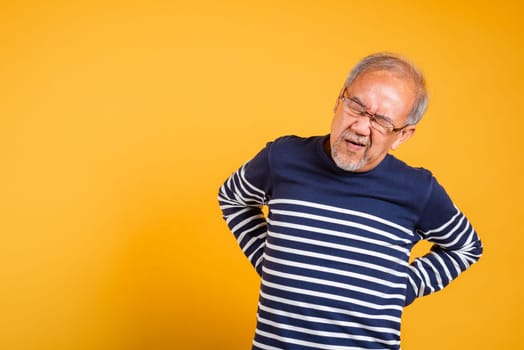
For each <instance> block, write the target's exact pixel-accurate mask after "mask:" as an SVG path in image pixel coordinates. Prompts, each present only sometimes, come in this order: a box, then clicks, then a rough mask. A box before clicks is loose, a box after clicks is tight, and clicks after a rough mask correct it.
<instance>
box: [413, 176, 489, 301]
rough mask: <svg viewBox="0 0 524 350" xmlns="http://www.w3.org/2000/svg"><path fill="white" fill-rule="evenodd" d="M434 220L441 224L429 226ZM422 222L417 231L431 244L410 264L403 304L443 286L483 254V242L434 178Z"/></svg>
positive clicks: (433, 223)
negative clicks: (424, 252)
mask: <svg viewBox="0 0 524 350" xmlns="http://www.w3.org/2000/svg"><path fill="white" fill-rule="evenodd" d="M444 218H446V219H444ZM437 222H440V223H441V224H440V225H438V226H433V227H431V226H429V225H435V223H437ZM422 223H423V224H422V225H423V226H422V227H421V228H420V229H419V230H418V233H419V234H420V235H421V236H422V237H423V238H424V239H427V240H428V241H429V242H432V243H434V244H433V246H432V248H431V251H430V252H429V253H428V254H426V255H425V256H423V257H420V258H417V259H415V260H414V261H413V262H412V263H411V264H410V266H409V269H408V275H409V283H408V288H407V298H406V305H409V304H410V303H412V302H413V301H414V299H415V298H417V297H421V296H424V295H427V294H431V293H433V292H436V291H439V290H441V289H443V288H444V287H445V286H446V285H448V284H449V283H450V282H451V281H453V280H454V279H455V278H457V277H458V276H459V275H460V274H461V273H462V272H463V271H465V270H466V269H468V268H469V267H470V266H471V265H472V264H474V263H475V262H477V261H478V260H479V258H480V256H481V255H482V249H483V248H482V243H481V241H480V238H479V236H478V235H477V233H476V231H475V229H474V228H473V227H472V226H471V224H470V222H469V221H468V219H467V218H466V216H465V215H464V214H463V213H462V212H461V211H460V210H459V209H458V208H457V207H456V206H455V205H454V204H453V203H452V202H451V200H450V199H449V198H448V196H447V194H446V193H445V191H444V189H443V188H442V187H441V186H440V185H439V184H438V183H437V182H436V180H435V181H434V184H433V186H432V193H431V195H430V199H429V203H428V204H427V206H426V209H425V212H424V215H423V218H422Z"/></svg>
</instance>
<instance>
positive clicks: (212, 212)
mask: <svg viewBox="0 0 524 350" xmlns="http://www.w3.org/2000/svg"><path fill="white" fill-rule="evenodd" d="M523 14H524V12H523V5H522V4H521V2H520V1H503V0H502V1H497V2H487V1H469V0H468V1H460V2H456V1H439V2H435V1H419V0H417V1H414V0H413V1H409V0H406V1H373V2H366V1H349V0H346V1H333V0H327V1H326V0H323V1H209V0H203V1H194V2H191V1H176V0H175V1H159V0H148V1H145V0H142V1H141V0H138V1H89V2H88V1H86V2H80V1H53V0H48V1H16V2H15V1H11V2H3V3H2V4H1V5H0V29H1V30H0V33H1V34H0V37H1V40H0V47H1V55H0V73H1V74H0V77H1V78H0V92H1V93H0V156H1V169H0V310H1V311H0V348H1V349H5V350H47V349H49V350H66V349H67V350H69V349H74V350H83V349H86V350H87V349H97V350H139V349H140V350H141V349H143V350H164V349H166V350H167V349H180V350H185V349H188V350H193V349H195V350H196V349H234V350H236V349H239V350H241V349H249V348H250V342H251V338H252V335H253V331H254V325H255V312H256V303H257V292H258V283H259V281H258V278H257V276H256V274H255V272H254V270H253V269H252V268H251V266H250V265H249V263H248V262H247V260H246V259H245V258H244V256H243V255H242V253H241V251H240V249H239V248H238V247H237V246H236V242H235V241H234V239H233V237H232V235H231V234H230V233H229V232H228V230H227V228H226V225H225V223H224V222H223V221H222V218H221V213H220V211H219V209H218V205H217V201H216V194H217V190H218V187H219V186H220V184H221V183H222V181H223V180H224V179H225V178H226V177H227V176H229V175H230V174H231V173H232V172H233V171H234V170H235V169H236V168H237V167H238V166H240V165H241V164H242V163H243V162H244V161H246V160H247V159H249V158H251V157H252V156H253V155H254V154H255V153H256V152H257V151H258V150H259V149H260V148H261V147H263V146H264V145H265V143H266V142H267V141H269V140H272V139H274V138H275V137H277V136H280V135H284V134H298V135H301V136H310V135H319V134H325V133H328V132H329V125H330V122H331V117H332V108H333V105H334V103H335V99H336V97H337V94H338V92H339V89H340V88H341V86H342V84H343V81H344V78H345V76H346V74H347V73H348V71H349V69H350V68H351V67H352V66H353V65H354V64H355V63H356V62H357V61H358V60H359V59H360V58H361V57H363V56H365V55H367V54H369V53H371V52H375V51H383V50H388V51H395V52H399V53H402V54H404V55H407V56H408V57H410V58H412V59H413V60H414V61H415V62H416V63H418V65H419V66H420V67H421V68H422V69H423V71H424V72H425V74H426V77H427V80H428V87H429V91H430V95H431V101H430V107H429V110H428V112H427V114H426V116H425V119H423V120H422V122H421V124H420V125H419V127H418V130H417V132H416V134H415V136H414V137H413V138H412V139H411V140H409V141H408V142H407V143H405V144H404V145H402V146H401V147H400V149H399V150H398V151H396V152H395V154H396V155H397V156H399V157H400V158H402V159H403V160H405V161H407V162H408V163H410V164H412V165H415V166H424V167H427V168H429V169H430V170H432V171H433V173H434V174H435V175H436V176H437V178H438V179H439V181H440V182H441V183H442V184H443V185H444V186H445V188H446V189H447V191H448V192H449V194H450V195H451V197H452V198H453V200H454V201H455V202H456V204H457V205H458V206H459V207H460V208H461V209H462V210H463V211H464V212H465V213H466V215H467V216H468V218H469V219H470V220H471V221H472V223H473V224H474V225H475V227H476V229H477V231H478V232H479V234H480V236H481V238H482V239H483V242H484V246H485V254H484V256H483V258H482V259H481V260H480V262H479V263H478V264H476V265H474V266H473V267H472V268H471V269H470V270H469V271H467V272H466V273H465V274H464V275H463V276H461V278H459V279H458V280H457V281H455V282H453V283H452V284H451V285H450V286H449V287H448V288H447V289H446V290H444V291H442V292H439V293H436V294H434V295H431V296H428V297H425V298H423V299H420V300H418V301H417V302H415V303H414V304H413V305H411V306H410V307H409V308H407V309H406V311H405V313H404V316H403V328H402V339H403V346H402V347H403V349H404V350H419V349H425V350H433V349H435V350H436V349H438V350H442V349H446V350H452V349H455V350H464V349H475V350H478V349H517V348H519V347H521V346H522V341H521V338H522V335H521V334H520V332H521V331H522V330H521V328H522V322H521V319H522V314H523V311H524V309H523V301H522V295H523V282H522V276H523V271H522V267H523V263H522V259H521V251H522V247H523V232H522V223H521V221H522V218H523V217H524V215H523V214H524V213H523V205H522V201H523V196H524V190H523V186H522V176H523V175H522V173H523V170H524V169H523V157H522V151H523V139H522V136H521V134H522V132H523V128H524V122H523V120H524V117H523V115H524V107H523V103H522V96H523V95H524V91H523V85H522V81H523V80H524V69H523V64H522V62H524V43H523V42H524V41H523V33H524V25H523ZM427 248H428V247H427V246H422V247H417V248H416V252H415V254H420V252H423V251H424V250H425V249H427Z"/></svg>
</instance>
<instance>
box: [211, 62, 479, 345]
mask: <svg viewBox="0 0 524 350" xmlns="http://www.w3.org/2000/svg"><path fill="white" fill-rule="evenodd" d="M427 101H428V97H427V91H426V88H425V82H424V77H423V76H422V74H421V73H420V71H419V70H418V69H417V68H416V67H415V66H414V65H413V64H412V63H411V62H409V61H408V60H406V59H405V58H403V57H401V56H398V55H394V54H389V53H378V54H373V55H370V56H368V57H365V58H364V59H362V60H361V61H360V62H359V63H358V64H357V65H356V66H355V68H354V69H353V70H352V71H351V72H350V74H349V76H348V77H347V79H346V82H345V84H344V86H343V88H342V89H341V91H340V94H339V96H338V97H337V100H336V103H335V110H334V117H333V121H332V124H331V132H330V134H329V135H326V136H314V137H308V138H302V137H297V136H285V137H281V138H279V139H277V140H275V141H273V142H270V143H268V144H267V145H266V147H265V148H264V149H262V150H261V151H260V152H259V153H258V154H257V155H256V156H255V157H254V158H253V159H251V160H250V161H248V162H247V163H245V164H244V165H243V166H242V167H240V169H238V170H237V171H236V172H235V173H233V174H232V175H231V176H230V177H229V178H228V179H227V180H226V181H225V183H224V184H223V185H222V186H221V188H220V191H219V202H220V206H221V209H222V212H223V216H224V219H225V220H226V222H227V224H228V226H229V228H230V230H231V231H232V232H233V234H234V235H235V237H236V239H237V241H238V244H239V245H240V247H241V248H242V251H243V252H244V254H245V255H246V256H247V258H248V259H249V260H250V261H251V263H252V264H253V266H254V268H255V269H256V271H257V272H258V273H259V274H260V276H261V279H262V281H261V288H260V296H259V307H258V313H257V326H256V331H255V337H254V340H253V349H301V350H306V349H308V350H312V349H336V350H343V349H400V320H401V315H402V311H403V308H404V307H405V306H407V305H409V304H411V303H412V302H413V301H414V300H415V299H416V298H417V297H421V296H424V295H427V294H429V293H432V292H435V291H438V290H441V289H442V288H444V287H445V286H446V285H448V283H450V282H451V281H452V280H453V279H455V278H456V277H457V276H458V275H459V274H461V273H462V272H463V271H464V270H466V269H467V268H468V267H469V266H471V265H472V264H473V263H475V262H476V261H477V260H478V259H479V257H480V255H481V253H482V245H481V242H480V239H479V237H478V236H477V233H476V232H475V230H474V229H473V227H472V226H471V225H470V223H469V221H468V220H467V218H466V217H465V215H464V214H463V213H462V212H461V211H460V210H459V209H458V208H457V207H456V206H455V205H454V204H453V202H452V201H451V199H450V198H449V196H448V194H447V193H446V191H445V190H444V188H443V187H442V186H441V185H440V184H439V183H438V182H437V180H436V179H435V177H434V176H432V174H431V173H430V172H429V171H428V170H426V169H423V168H414V167H410V166H408V165H407V164H405V163H404V162H402V161H401V160H399V159H397V158H396V157H394V156H393V155H391V154H389V150H390V149H395V148H397V147H399V146H400V145H401V144H402V143H404V142H405V141H407V140H408V139H409V138H410V137H411V136H412V135H413V133H414V132H415V128H416V124H417V123H418V122H419V121H420V119H421V118H422V116H423V114H424V112H425V110H426V106H427ZM263 206H268V215H267V217H265V216H264V214H263V211H262V207H263ZM422 239H425V240H428V241H430V242H432V243H433V246H432V249H431V251H430V252H428V253H427V254H426V255H425V256H423V257H420V258H417V259H415V260H413V261H412V262H411V263H409V257H410V252H411V249H412V248H413V246H414V245H415V244H416V243H417V242H418V241H420V240H422Z"/></svg>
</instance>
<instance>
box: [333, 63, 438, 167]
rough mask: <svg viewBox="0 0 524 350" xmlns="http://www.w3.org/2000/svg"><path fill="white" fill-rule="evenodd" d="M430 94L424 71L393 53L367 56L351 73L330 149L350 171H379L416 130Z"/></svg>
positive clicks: (341, 97) (338, 108)
mask: <svg viewBox="0 0 524 350" xmlns="http://www.w3.org/2000/svg"><path fill="white" fill-rule="evenodd" d="M427 103H428V95H427V91H426V87H425V82H424V77H423V75H422V73H420V71H419V70H418V69H417V68H416V67H415V66H414V65H413V64H412V63H410V62H409V61H407V60H406V59H405V58H402V57H400V56H397V55H394V54H389V53H378V54H373V55H370V56H367V57H365V58H364V59H363V60H361V61H360V62H359V63H358V64H357V65H356V66H355V67H354V68H353V70H352V71H351V72H350V73H349V75H348V77H347V79H346V82H345V84H344V87H343V88H342V90H341V92H340V94H339V96H338V98H337V102H336V104H335V115H334V117H333V121H332V124H331V135H330V140H329V146H330V153H331V156H332V158H333V160H334V161H335V163H336V164H337V165H338V166H339V167H340V168H342V169H344V170H347V171H358V172H364V171H368V170H371V169H373V168H374V167H375V166H377V165H378V164H379V163H380V162H381V161H382V159H384V157H385V156H386V155H387V153H388V152H389V150H390V149H395V148H397V147H398V146H399V145H400V144H402V143H403V142H404V141H406V140H408V139H409V138H410V137H411V136H412V135H413V133H414V132H415V125H416V124H417V123H418V122H419V121H420V119H421V118H422V116H423V114H424V112H425V110H426V107H427Z"/></svg>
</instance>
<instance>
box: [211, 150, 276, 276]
mask: <svg viewBox="0 0 524 350" xmlns="http://www.w3.org/2000/svg"><path fill="white" fill-rule="evenodd" d="M266 160H267V154H266V150H264V151H262V152H260V153H259V154H258V155H257V156H256V157H255V158H254V159H253V160H252V161H250V162H248V163H246V164H244V165H243V166H242V167H241V168H240V169H238V170H237V171H236V172H235V173H233V174H232V175H231V176H230V177H229V178H228V179H227V180H226V181H225V182H224V184H223V185H222V186H221V187H220V190H219V193H218V201H219V204H220V209H221V210H222V216H223V218H224V220H226V223H227V225H228V226H229V229H230V230H231V232H233V234H234V235H235V237H236V239H237V242H238V244H239V246H240V248H241V249H242V251H243V252H244V254H245V255H246V256H247V258H248V259H249V261H250V262H251V264H252V265H253V266H254V267H255V269H256V271H257V272H258V274H259V275H260V274H261V273H262V264H261V262H262V254H263V252H264V246H265V242H266V237H267V221H266V218H265V216H264V213H263V212H262V206H263V205H265V204H266V203H267V201H268V195H267V194H266V192H267V190H263V188H265V187H267V186H265V185H264V184H263V183H262V181H263V182H266V183H267V182H268V178H269V175H268V173H267V172H265V170H266V169H267V162H266ZM246 172H249V173H251V174H252V177H251V179H252V180H248V177H247V175H246ZM257 179H258V180H257ZM262 179H264V180H262ZM253 182H256V183H257V184H256V185H255V184H254V183H253ZM258 182H261V183H258ZM258 186H260V188H259V187H258Z"/></svg>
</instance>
